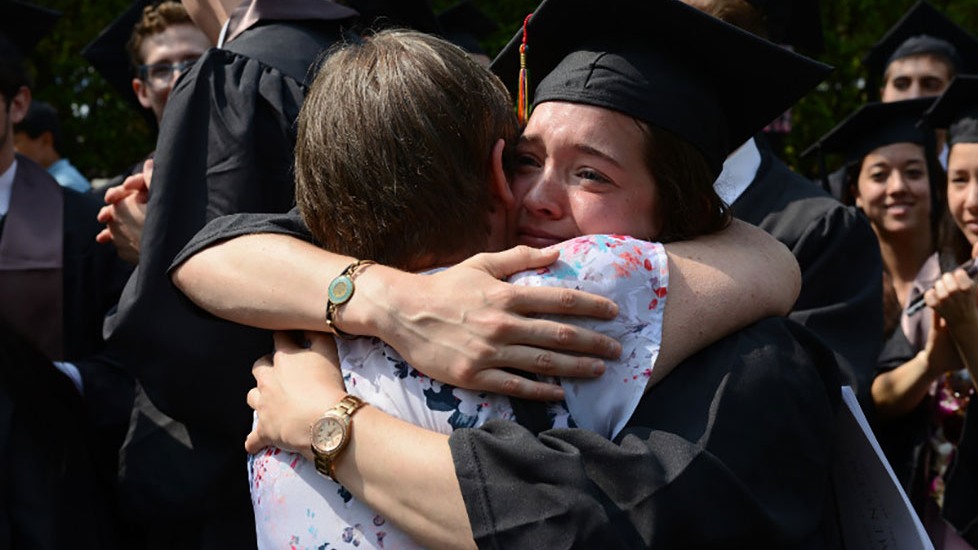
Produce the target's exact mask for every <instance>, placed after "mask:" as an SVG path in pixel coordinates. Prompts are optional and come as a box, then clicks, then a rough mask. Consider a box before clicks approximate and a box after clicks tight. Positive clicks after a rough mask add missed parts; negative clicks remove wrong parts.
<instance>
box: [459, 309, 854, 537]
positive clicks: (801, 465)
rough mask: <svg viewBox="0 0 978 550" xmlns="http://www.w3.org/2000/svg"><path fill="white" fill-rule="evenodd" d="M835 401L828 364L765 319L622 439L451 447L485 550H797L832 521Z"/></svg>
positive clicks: (715, 348)
mask: <svg viewBox="0 0 978 550" xmlns="http://www.w3.org/2000/svg"><path fill="white" fill-rule="evenodd" d="M838 403H839V376H838V367H837V364H836V362H835V360H834V355H833V354H832V352H831V351H830V350H828V349H827V348H825V347H824V345H822V344H821V343H820V342H819V341H818V339H817V338H815V337H813V336H812V335H811V334H810V333H809V332H808V331H807V330H805V329H804V328H802V327H800V326H798V325H797V324H795V323H792V322H791V321H787V320H784V319H768V320H764V321H761V322H759V323H757V324H755V325H752V326H751V327H748V328H747V329H745V330H743V331H741V332H739V333H737V334H734V335H732V336H729V337H727V338H725V339H723V340H721V341H720V342H718V343H716V344H714V345H712V346H710V347H709V348H707V349H705V350H703V351H701V352H700V353H698V354H697V355H695V356H693V357H691V358H690V359H688V360H686V361H684V362H683V363H682V364H681V365H680V366H679V367H678V368H677V369H675V370H674V371H673V372H672V373H671V374H670V375H669V376H668V377H667V378H666V379H665V380H663V381H662V382H661V383H660V384H658V385H657V386H655V387H653V388H652V389H651V390H650V391H648V392H647V393H646V395H645V397H644V398H643V399H642V402H641V403H640V405H639V407H638V409H637V410H636V411H635V413H634V415H633V416H632V419H631V421H630V423H629V425H628V427H627V428H626V429H625V430H624V431H623V432H622V433H621V434H620V435H619V436H618V438H616V440H615V441H608V440H606V439H603V438H601V437H600V436H598V435H596V434H594V433H591V432H588V431H585V430H577V429H562V430H550V431H546V432H543V433H541V434H540V435H539V436H534V435H533V434H532V433H531V432H529V431H527V430H525V429H523V428H521V427H520V426H518V425H516V424H512V423H505V422H490V423H488V424H486V426H484V427H483V428H481V429H466V430H456V431H455V432H454V434H453V435H452V436H451V438H450V440H449V441H450V445H451V450H452V456H453V459H454V462H455V468H456V472H457V476H458V480H459V483H460V485H461V489H462V494H463V497H464V499H465V505H466V509H467V511H468V514H469V518H470V521H471V522H472V529H473V533H474V535H475V538H476V542H477V543H478V545H479V547H480V548H507V549H509V548H544V547H546V548H646V547H653V548H698V547H708V546H709V547H718V548H720V547H724V548H737V547H745V548H746V547H756V548H761V547H764V548H770V547H781V546H792V547H797V546H798V545H804V544H806V543H808V544H812V542H811V541H812V540H813V539H817V538H819V537H820V534H819V531H820V528H821V525H822V521H823V514H825V513H828V512H830V510H827V509H826V506H825V503H826V501H827V498H828V495H827V486H828V481H827V480H828V476H829V471H830V467H831V453H832V449H833V444H832V442H833V438H834V435H835V411H836V409H837V406H838ZM815 547H817V544H816V546H815Z"/></svg>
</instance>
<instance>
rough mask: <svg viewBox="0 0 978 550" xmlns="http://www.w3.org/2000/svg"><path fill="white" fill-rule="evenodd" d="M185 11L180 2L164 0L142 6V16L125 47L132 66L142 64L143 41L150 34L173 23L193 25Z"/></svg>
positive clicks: (163, 29) (160, 30)
mask: <svg viewBox="0 0 978 550" xmlns="http://www.w3.org/2000/svg"><path fill="white" fill-rule="evenodd" d="M193 24H194V22H193V20H192V19H190V15H189V14H188V13H187V8H185V7H183V4H181V3H180V2H174V1H172V0H166V1H165V2H161V3H159V4H153V5H149V6H146V7H145V8H143V17H142V19H140V20H139V22H138V23H136V26H135V27H133V29H132V36H131V37H129V43H128V44H126V49H127V50H128V51H129V60H130V61H131V62H132V65H133V66H134V67H138V66H140V65H142V64H143V61H144V59H143V57H142V51H141V50H142V47H143V42H144V41H145V40H146V39H147V38H148V37H150V36H153V35H156V34H160V33H161V32H163V31H165V30H166V29H168V28H170V27H173V26H175V25H193Z"/></svg>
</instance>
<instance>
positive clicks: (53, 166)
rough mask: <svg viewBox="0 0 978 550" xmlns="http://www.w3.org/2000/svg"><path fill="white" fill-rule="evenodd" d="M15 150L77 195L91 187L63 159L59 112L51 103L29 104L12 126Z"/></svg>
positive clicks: (67, 161)
mask: <svg viewBox="0 0 978 550" xmlns="http://www.w3.org/2000/svg"><path fill="white" fill-rule="evenodd" d="M14 147H15V148H16V149H17V152H18V153H20V154H22V155H24V156H25V157H27V158H29V159H31V160H33V161H34V162H36V163H38V164H40V165H41V166H42V167H43V168H46V169H47V171H48V173H50V174H51V175H52V176H54V179H56V180H58V184H59V185H61V186H62V187H68V188H69V189H74V190H75V191H78V192H79V193H85V192H87V191H89V190H90V189H91V188H92V186H91V184H90V183H89V182H88V180H87V179H86V178H85V176H83V175H82V174H81V172H79V171H78V169H77V168H75V167H74V165H72V164H71V161H69V160H68V158H67V157H64V156H62V151H64V140H63V139H62V137H61V123H60V122H58V111H56V110H55V109H54V107H52V106H51V104H50V103H44V102H43V101H31V106H30V108H29V109H28V110H27V116H25V117H24V119H23V120H21V121H20V122H19V123H17V124H15V125H14Z"/></svg>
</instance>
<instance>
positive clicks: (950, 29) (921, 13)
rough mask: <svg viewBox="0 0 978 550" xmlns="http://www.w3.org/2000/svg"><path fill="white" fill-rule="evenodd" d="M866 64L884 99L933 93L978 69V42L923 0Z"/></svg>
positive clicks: (878, 44) (908, 97)
mask: <svg viewBox="0 0 978 550" xmlns="http://www.w3.org/2000/svg"><path fill="white" fill-rule="evenodd" d="M863 63H864V64H865V66H866V68H867V71H868V72H869V75H870V77H871V78H872V79H873V80H874V81H877V82H880V88H879V94H880V101H882V102H884V103H887V102H890V101H902V100H906V99H916V98H918V97H933V96H938V95H941V93H942V92H944V90H945V89H946V88H947V86H948V84H950V83H951V79H953V78H954V76H955V75H956V74H958V73H974V72H976V71H978V40H976V39H975V37H974V35H972V34H971V33H970V32H968V31H967V30H965V29H963V28H962V27H960V26H959V25H957V24H956V23H954V22H953V21H951V20H950V19H948V17H947V16H946V15H944V14H943V13H941V12H940V11H938V10H937V9H936V8H934V7H933V6H932V5H930V4H929V3H928V2H927V1H926V0H919V1H918V2H917V3H916V4H914V5H913V7H911V8H910V9H909V10H908V11H907V12H906V13H905V14H904V15H903V17H901V18H900V20H899V21H897V23H896V24H894V25H893V27H891V28H890V30H888V31H887V32H886V34H885V35H884V36H883V38H881V39H880V40H879V42H877V43H876V44H875V45H874V46H873V47H872V48H870V50H869V53H868V54H867V55H866V57H865V59H864V60H863ZM938 145H940V144H938Z"/></svg>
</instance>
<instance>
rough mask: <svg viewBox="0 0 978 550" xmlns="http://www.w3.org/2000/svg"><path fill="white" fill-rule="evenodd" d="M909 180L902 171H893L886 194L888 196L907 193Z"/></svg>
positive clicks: (887, 182) (888, 180)
mask: <svg viewBox="0 0 978 550" xmlns="http://www.w3.org/2000/svg"><path fill="white" fill-rule="evenodd" d="M908 189H909V187H908V186H907V178H906V176H905V175H904V173H903V171H902V170H893V171H892V172H890V177H889V178H888V179H887V180H886V193H887V194H888V195H903V194H905V193H907V191H908Z"/></svg>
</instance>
